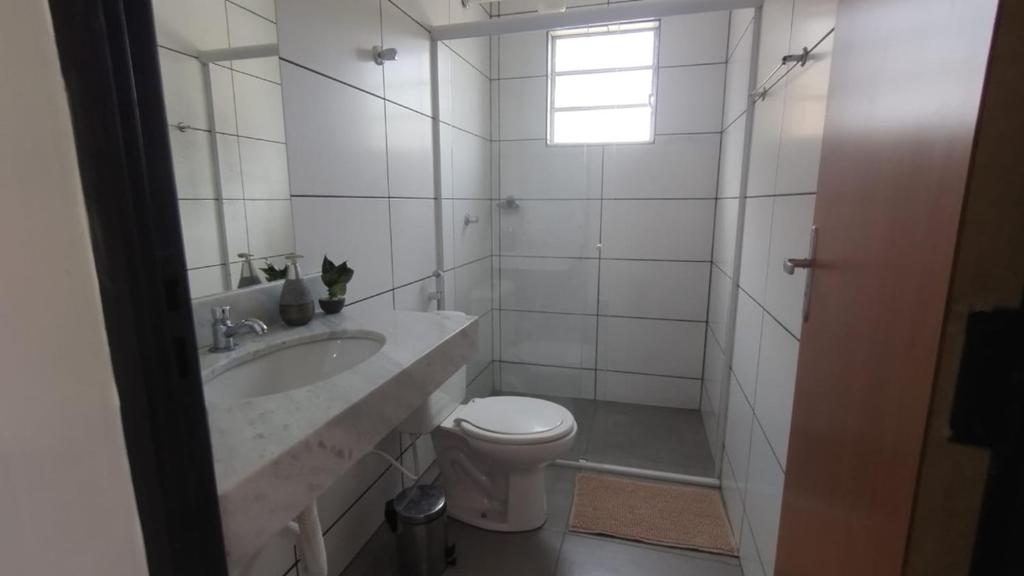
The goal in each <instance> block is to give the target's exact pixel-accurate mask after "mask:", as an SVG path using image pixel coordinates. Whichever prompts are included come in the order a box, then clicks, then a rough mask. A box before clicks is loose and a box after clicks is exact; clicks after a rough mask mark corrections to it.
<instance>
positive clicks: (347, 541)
mask: <svg viewBox="0 0 1024 576" xmlns="http://www.w3.org/2000/svg"><path fill="white" fill-rule="evenodd" d="M286 4H288V2H283V3H282V5H286ZM282 17H283V16H282ZM357 486H359V487H361V488H364V489H365V490H366V491H365V493H363V494H362V495H361V496H360V497H359V499H358V500H356V501H355V502H354V503H353V504H352V506H351V508H350V509H349V510H348V511H347V512H346V513H345V515H344V517H342V518H341V520H339V521H338V522H337V523H336V524H334V525H333V526H331V528H330V529H329V530H328V531H327V533H326V534H324V547H325V548H326V549H327V565H328V566H347V565H348V563H349V562H351V561H352V559H353V558H355V556H356V554H358V553H359V550H360V549H361V548H362V547H363V545H365V544H366V542H367V541H369V539H370V537H371V536H373V533H374V532H376V530H377V528H378V527H379V526H380V517H381V510H383V509H384V503H385V502H387V501H388V500H389V499H391V498H393V497H394V496H395V494H397V493H398V492H399V491H400V490H401V489H402V476H401V474H400V473H399V472H398V469H397V468H390V469H389V470H388V471H387V472H385V473H384V475H383V476H382V477H381V478H380V479H379V480H377V481H376V482H374V483H372V484H369V485H367V484H357Z"/></svg>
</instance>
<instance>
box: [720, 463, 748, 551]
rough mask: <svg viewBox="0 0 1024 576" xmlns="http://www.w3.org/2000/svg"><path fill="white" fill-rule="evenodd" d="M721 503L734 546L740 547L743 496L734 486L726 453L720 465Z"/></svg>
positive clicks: (735, 485)
mask: <svg viewBox="0 0 1024 576" xmlns="http://www.w3.org/2000/svg"><path fill="white" fill-rule="evenodd" d="M722 503H723V504H725V512H726V515H727V516H728V517H729V526H731V527H732V537H733V540H734V541H735V542H736V545H737V546H739V545H740V539H741V537H742V530H743V494H742V492H741V491H740V489H739V486H738V485H737V484H736V477H735V473H734V472H733V471H732V464H731V463H730V462H729V458H728V453H727V454H726V458H725V459H724V463H723V464H722Z"/></svg>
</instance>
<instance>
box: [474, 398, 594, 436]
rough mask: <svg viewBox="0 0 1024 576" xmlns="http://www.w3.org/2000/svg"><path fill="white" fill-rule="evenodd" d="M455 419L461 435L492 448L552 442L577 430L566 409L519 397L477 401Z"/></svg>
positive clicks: (552, 403)
mask: <svg viewBox="0 0 1024 576" xmlns="http://www.w3.org/2000/svg"><path fill="white" fill-rule="evenodd" d="M454 416H455V423H456V424H457V425H458V426H459V427H460V428H461V430H462V431H463V432H464V433H466V434H467V435H469V436H472V437H474V438H477V439H479V440H485V441H487V442H494V443H495V444H540V443H543V442H552V441H554V440H558V439H559V438H562V437H564V436H566V435H568V434H570V433H571V432H572V431H574V430H575V429H576V420H575V419H573V417H572V413H570V412H569V411H568V410H566V409H565V408H563V407H561V406H559V405H558V404H555V403H554V402H548V401H547V400H540V399H537V398H523V397H520V396H493V397H491V398H478V399H476V400H472V401H470V402H469V403H468V404H466V405H464V406H462V407H461V408H460V409H459V410H458V412H457V413H456V414H455V415H454Z"/></svg>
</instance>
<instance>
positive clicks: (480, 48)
mask: <svg viewBox="0 0 1024 576" xmlns="http://www.w3.org/2000/svg"><path fill="white" fill-rule="evenodd" d="M481 14H482V13H481ZM481 19H485V18H481ZM446 42H447V43H448V46H450V47H451V49H452V51H453V52H455V54H457V55H458V56H460V57H461V58H463V59H464V60H466V61H467V62H469V64H470V65H471V66H472V67H473V68H476V69H477V70H479V71H480V72H482V73H483V74H484V75H485V76H487V77H488V78H490V76H491V39H490V37H487V36H476V37H473V38H459V39H457V40H446Z"/></svg>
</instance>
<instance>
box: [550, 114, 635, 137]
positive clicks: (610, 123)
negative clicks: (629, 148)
mask: <svg viewBox="0 0 1024 576" xmlns="http://www.w3.org/2000/svg"><path fill="white" fill-rule="evenodd" d="M553 121H554V130H553V131H552V140H553V141H554V142H555V143H557V144H586V143H596V142H648V141H650V139H651V109H650V108H649V107H647V106H644V107H642V108H620V109H614V108H612V109H607V110H574V111H569V112H555V115H554V118H553Z"/></svg>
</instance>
